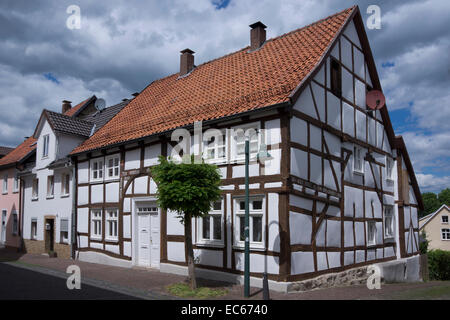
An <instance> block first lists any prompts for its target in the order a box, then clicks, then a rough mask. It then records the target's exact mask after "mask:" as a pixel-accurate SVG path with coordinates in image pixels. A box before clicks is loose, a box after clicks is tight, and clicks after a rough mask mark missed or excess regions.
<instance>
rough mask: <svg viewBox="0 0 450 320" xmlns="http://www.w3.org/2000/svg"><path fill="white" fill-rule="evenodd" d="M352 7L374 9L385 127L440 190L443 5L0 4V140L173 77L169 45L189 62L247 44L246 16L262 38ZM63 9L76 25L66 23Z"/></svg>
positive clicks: (445, 142)
mask: <svg viewBox="0 0 450 320" xmlns="http://www.w3.org/2000/svg"><path fill="white" fill-rule="evenodd" d="M354 4H358V5H359V7H360V10H361V12H362V15H363V18H364V20H367V19H368V18H369V14H367V8H368V6H370V5H373V4H375V5H378V6H379V7H380V9H381V29H379V30H376V29H374V30H367V33H368V36H369V40H370V42H371V46H372V50H373V52H374V57H375V59H376V64H377V68H378V72H379V74H380V78H381V82H382V86H383V90H384V92H385V94H386V96H387V101H388V107H389V111H390V114H391V119H392V122H393V124H394V129H395V132H396V134H402V135H403V136H404V138H405V140H406V144H407V147H408V150H409V153H410V156H411V158H412V161H413V164H414V168H415V171H416V174H417V177H418V180H419V183H420V186H421V190H422V192H424V191H439V190H441V189H442V188H444V187H450V126H449V125H448V124H449V123H450V103H449V100H450V90H449V88H450V58H449V57H450V55H449V52H450V19H448V17H449V16H450V1H448V0H428V1H427V0H408V1H391V0H389V1H388V0H382V1H377V0H368V1H365V0H360V1H356V0H355V1H345V0H286V1H274V0H270V1H269V0H195V1H193V0H168V1H160V0H154V1H150V0H149V1H142V0H108V1H76V0H69V1H66V0H54V1H50V0H48V1H20V0H2V1H1V2H0V110H1V117H0V133H1V134H0V145H6V146H15V145H17V144H19V143H20V142H21V141H23V137H24V136H29V135H31V134H32V132H33V130H34V127H35V124H36V122H37V120H38V117H39V115H40V113H41V111H42V109H43V108H47V109H50V110H55V111H60V109H61V101H62V100H63V99H68V100H70V101H72V102H73V103H74V104H76V103H78V102H79V101H81V100H84V99H85V98H86V97H88V96H90V95H92V94H95V95H96V96H97V97H102V98H104V99H105V100H106V101H107V104H114V103H117V102H120V101H121V99H123V98H127V97H130V95H131V93H133V92H136V91H141V90H142V89H143V88H144V87H145V86H146V85H148V84H149V83H150V82H151V81H153V80H155V79H158V78H160V77H163V76H166V75H169V74H172V73H175V72H177V71H178V67H179V51H180V50H182V49H184V48H187V47H189V48H191V49H192V50H194V51H195V52H196V55H195V56H196V58H195V59H196V64H200V63H202V62H206V61H208V60H210V59H213V58H216V57H220V56H222V55H224V54H227V53H230V52H232V51H235V50H238V49H240V48H243V47H245V46H247V45H248V42H249V27H248V25H249V24H250V23H253V22H255V21H258V20H261V21H263V22H264V24H266V25H267V26H268V30H267V32H268V38H271V37H274V36H277V35H280V34H282V33H285V32H288V31H290V30H293V29H296V28H299V27H301V26H304V25H306V24H309V23H311V22H314V21H315V20H318V19H321V18H324V17H326V16H328V15H330V14H333V13H336V12H338V11H341V10H343V9H345V8H347V7H350V6H352V5H354ZM70 5H77V6H79V8H80V9H81V28H80V29H69V28H68V27H67V24H66V23H67V19H68V18H70V13H67V9H68V7H69V6H70Z"/></svg>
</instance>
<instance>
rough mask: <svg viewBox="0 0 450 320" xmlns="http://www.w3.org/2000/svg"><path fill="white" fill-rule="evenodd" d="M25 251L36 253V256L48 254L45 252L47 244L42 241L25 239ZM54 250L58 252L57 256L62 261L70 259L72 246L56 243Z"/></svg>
mask: <svg viewBox="0 0 450 320" xmlns="http://www.w3.org/2000/svg"><path fill="white" fill-rule="evenodd" d="M23 242H24V247H25V248H24V251H25V252H26V253H34V254H42V253H47V251H45V242H44V241H42V240H27V239H24V240H23ZM54 249H55V252H56V256H57V257H58V258H62V259H69V258H70V245H68V244H60V243H55V245H54Z"/></svg>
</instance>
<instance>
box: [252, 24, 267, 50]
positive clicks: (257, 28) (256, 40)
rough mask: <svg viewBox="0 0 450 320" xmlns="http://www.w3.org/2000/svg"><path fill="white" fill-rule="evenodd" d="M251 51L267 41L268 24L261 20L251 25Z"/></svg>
mask: <svg viewBox="0 0 450 320" xmlns="http://www.w3.org/2000/svg"><path fill="white" fill-rule="evenodd" d="M250 28H252V29H251V30H250V51H253V50H256V49H258V48H260V47H261V46H262V44H263V43H264V42H265V41H266V30H265V29H266V28H267V27H266V26H265V25H264V23H262V22H261V21H258V22H255V23H253V24H251V25H250Z"/></svg>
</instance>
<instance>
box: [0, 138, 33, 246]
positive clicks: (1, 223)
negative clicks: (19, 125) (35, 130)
mask: <svg viewBox="0 0 450 320" xmlns="http://www.w3.org/2000/svg"><path fill="white" fill-rule="evenodd" d="M34 142H35V141H34V139H33V138H28V139H27V140H25V141H24V142H22V143H21V144H20V145H19V146H18V147H17V148H15V149H14V150H13V151H11V152H10V153H9V154H7V155H6V156H5V157H3V158H2V159H0V247H7V248H17V249H19V248H20V247H21V243H22V242H21V192H20V191H21V188H22V185H21V181H20V178H19V177H18V175H17V173H18V167H20V166H21V162H22V160H24V159H27V158H28V157H30V156H32V155H34V149H35V145H34Z"/></svg>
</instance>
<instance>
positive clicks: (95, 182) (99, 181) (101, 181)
mask: <svg viewBox="0 0 450 320" xmlns="http://www.w3.org/2000/svg"><path fill="white" fill-rule="evenodd" d="M89 183H90V184H101V183H103V179H102V180H90V181H89Z"/></svg>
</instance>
